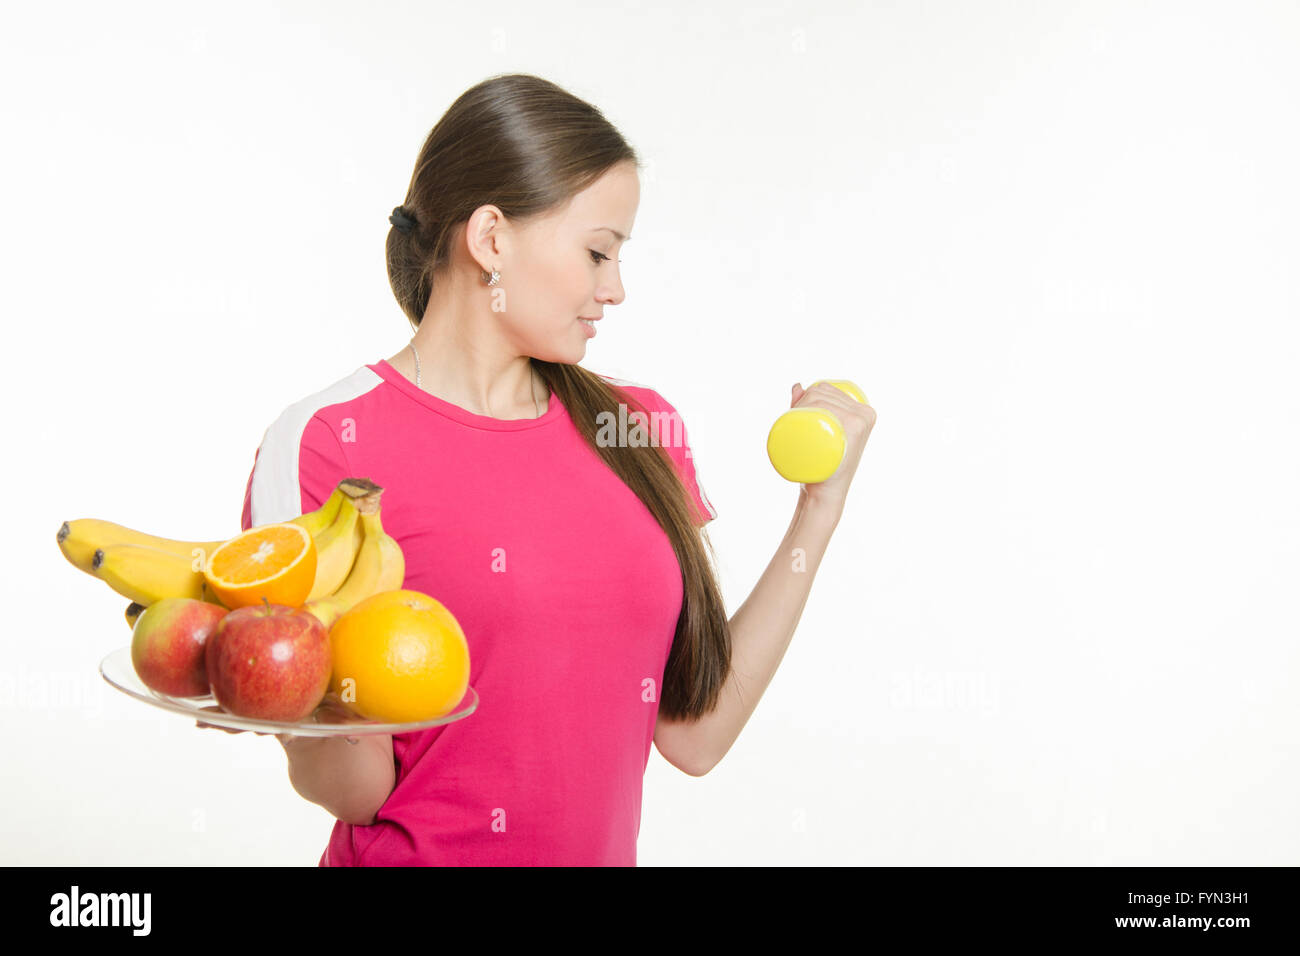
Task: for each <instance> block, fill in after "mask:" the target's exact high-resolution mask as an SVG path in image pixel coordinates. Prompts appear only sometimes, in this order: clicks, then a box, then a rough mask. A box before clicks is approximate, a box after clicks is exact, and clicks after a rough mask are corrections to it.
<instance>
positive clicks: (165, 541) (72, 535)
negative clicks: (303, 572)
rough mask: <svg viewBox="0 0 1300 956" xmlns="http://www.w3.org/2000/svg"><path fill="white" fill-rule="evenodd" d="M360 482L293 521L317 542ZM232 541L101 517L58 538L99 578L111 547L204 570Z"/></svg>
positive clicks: (72, 559)
mask: <svg viewBox="0 0 1300 956" xmlns="http://www.w3.org/2000/svg"><path fill="white" fill-rule="evenodd" d="M358 482H361V483H363V485H362V487H364V484H366V482H365V479H359V478H345V479H344V480H343V481H341V482H339V484H338V487H336V488H335V489H334V492H333V493H332V494H331V495H330V496H329V498H328V499H326V501H325V503H324V504H323V505H321V506H320V507H319V508H317V509H316V510H315V511H310V512H308V513H307V514H305V515H299V516H298V517H296V518H291V519H290V520H291V521H292V522H293V523H294V524H298V525H301V526H302V527H303V528H305V529H306V530H307V533H308V534H310V535H311V536H312V538H313V539H315V537H316V536H317V535H319V534H321V533H323V532H324V531H325V530H326V529H327V528H328V527H329V526H330V524H331V523H332V522H333V521H334V518H335V516H336V515H337V514H338V512H339V505H340V504H341V503H342V501H343V499H344V497H345V496H347V495H352V496H355V495H356V494H357V493H358V486H357V485H356V484H355V483H358ZM374 487H378V486H374ZM367 490H368V489H367ZM228 540H229V539H228V538H223V539H221V540H220V541H185V540H181V539H179V538H162V537H159V536H158V535H155V534H146V533H145V532H143V531H136V530H135V529H134V528H128V527H126V526H125V525H120V524H116V523H115V522H112V521H104V520H101V519H99V518H78V519H76V520H75V521H65V522H63V524H62V525H60V526H59V531H58V534H56V535H55V541H56V542H57V543H58V545H59V550H60V551H62V552H63V556H64V557H65V558H67V559H68V562H69V563H70V564H72V566H73V567H75V568H77V569H79V570H81V571H85V572H86V573H87V574H94V575H96V577H98V575H97V574H96V572H95V570H94V568H92V567H91V564H92V563H93V562H94V560H95V552H96V551H97V550H98V549H100V548H106V547H108V546H109V545H118V544H131V545H137V546H139V547H142V548H154V549H156V550H159V551H167V552H169V553H171V554H176V555H180V556H181V557H184V558H186V559H187V560H189V561H192V562H196V566H197V567H198V568H200V569H201V568H202V566H203V563H205V562H206V561H207V559H208V556H209V555H211V554H212V552H213V551H216V550H217V548H219V547H220V546H221V545H223V544H225V543H226V541H228Z"/></svg>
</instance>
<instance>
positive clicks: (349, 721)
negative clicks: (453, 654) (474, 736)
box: [99, 644, 478, 737]
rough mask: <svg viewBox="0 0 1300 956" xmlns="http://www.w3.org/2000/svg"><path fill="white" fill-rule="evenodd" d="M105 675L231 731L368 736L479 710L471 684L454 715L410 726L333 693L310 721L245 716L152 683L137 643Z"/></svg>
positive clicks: (103, 665)
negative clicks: (138, 660)
mask: <svg viewBox="0 0 1300 956" xmlns="http://www.w3.org/2000/svg"><path fill="white" fill-rule="evenodd" d="M99 673H100V674H102V675H103V677H104V680H106V681H108V682H109V683H110V684H112V685H113V686H114V687H116V688H117V689H118V690H120V691H122V693H124V694H129V695H130V696H132V697H134V698H136V699H137V700H142V701H144V702H145V703H146V704H153V705H154V706H155V707H161V708H162V709H163V710H169V711H171V712H172V713H175V714H183V715H185V716H186V717H193V718H194V719H196V720H201V721H203V723H205V724H211V725H212V726H214V727H225V728H228V729H230V730H254V731H260V732H262V733H264V734H296V735H297V736H300V737H364V736H367V735H369V734H409V733H413V732H414V731H417V730H428V729H429V728H430V727H440V726H442V725H443V724H450V723H451V722H452V721H455V720H460V719H461V718H462V717H468V716H469V715H470V714H472V713H474V711H475V710H476V709H477V708H478V694H476V693H475V692H474V688H473V687H470V688H468V689H467V690H466V691H465V696H464V697H462V698H461V701H460V703H459V704H457V705H456V707H455V709H454V710H452V711H451V713H449V714H444V715H443V716H441V717H437V718H435V719H433V720H421V721H416V722H414V723H407V724H386V723H381V722H380V721H377V720H368V719H366V718H365V717H362V716H360V715H359V714H356V713H354V712H353V711H352V710H350V709H349V708H348V706H347V705H346V704H344V703H342V702H341V701H340V700H339V698H338V695H336V694H334V693H332V692H331V693H327V694H326V695H325V699H324V700H322V701H321V703H320V706H319V707H317V708H316V710H315V711H313V712H312V715H311V716H310V717H308V718H307V719H306V720H302V721H299V722H297V723H288V722H285V721H280V720H261V719H259V718H257V717H239V716H236V715H235V714H230V713H227V712H226V711H224V710H222V709H221V708H220V707H219V706H218V705H217V702H216V699H215V698H214V697H213V696H212V695H211V694H204V695H203V696H202V697H169V696H168V695H166V694H160V693H158V692H157V691H155V690H151V689H150V688H148V687H146V686H145V685H144V683H143V682H142V681H141V680H140V677H139V675H137V674H136V672H135V665H134V664H132V663H131V646H130V645H129V644H128V645H127V646H126V647H120V648H118V649H117V650H115V651H114V652H113V653H111V654H109V655H108V656H107V657H105V658H104V659H103V660H102V661H100V662H99Z"/></svg>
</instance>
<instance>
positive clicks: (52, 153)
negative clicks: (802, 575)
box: [0, 0, 1300, 866]
mask: <svg viewBox="0 0 1300 956" xmlns="http://www.w3.org/2000/svg"><path fill="white" fill-rule="evenodd" d="M563 9H564V12H563V13H557V12H556V10H555V9H554V8H552V7H550V6H549V5H544V6H541V7H538V6H535V5H532V4H527V3H521V2H503V3H494V4H492V5H490V6H488V7H479V8H475V7H472V6H470V5H465V4H454V5H452V4H448V5H445V6H444V5H440V4H432V3H414V2H408V3H386V4H385V3H372V4H367V5H365V6H364V7H363V6H361V5H358V4H354V3H308V2H296V3H286V2H279V3H246V2H229V0H228V2H223V3H221V4H194V3H188V4H175V3H139V2H134V3H117V4H111V5H105V4H95V3H46V4H39V5H35V6H32V5H28V6H25V7H23V8H22V9H21V10H17V9H15V10H11V11H9V15H8V17H7V18H6V19H7V21H8V22H7V27H6V30H5V31H4V36H3V39H0V44H2V45H3V48H2V49H0V80H2V81H3V82H2V83H0V87H2V88H3V89H4V91H5V92H4V94H3V96H4V97H5V101H6V102H5V116H6V123H5V125H6V130H5V133H6V136H5V139H6V141H7V142H8V143H9V146H8V147H7V149H6V150H5V155H4V163H5V167H6V168H5V175H4V176H3V180H2V181H0V182H2V185H0V189H2V190H3V197H2V198H3V208H4V216H3V226H2V227H0V228H2V229H3V240H2V241H3V243H4V248H3V253H4V272H5V289H4V310H5V312H6V321H5V336H6V339H7V342H6V345H7V354H8V356H9V361H8V364H7V369H6V373H5V376H4V389H5V405H6V409H7V415H6V420H7V434H8V436H9V440H8V442H7V453H6V456H5V458H6V462H7V468H6V471H7V477H8V479H9V480H8V482H7V483H6V485H7V487H8V489H9V494H10V495H11V496H12V500H11V509H10V521H11V522H12V523H11V524H10V526H9V527H10V539H9V540H10V543H11V544H13V545H14V547H13V548H9V549H5V550H4V551H3V552H0V553H2V554H3V558H2V560H3V567H2V568H0V574H2V578H0V579H2V580H3V581H4V587H5V595H4V596H5V607H6V609H7V613H6V620H5V628H4V631H5V636H4V644H3V646H4V650H5V653H4V657H3V661H0V707H2V709H0V719H2V720H3V731H4V733H3V738H2V739H3V746H4V760H3V766H4V786H3V788H2V789H0V810H2V811H3V812H0V840H2V842H0V862H3V863H22V864H96V865H101V864H173V863H180V864H191V863H192V864H205V865H206V864H236V863H254V864H290V865H308V866H312V865H315V864H316V861H317V860H318V858H319V856H320V853H321V851H322V849H323V848H324V846H325V844H326V841H327V838H328V834H329V830H330V825H331V823H332V818H331V817H330V816H329V815H328V814H327V813H326V812H325V811H323V810H321V809H320V808H318V807H315V806H313V805H311V804H308V803H306V802H305V801H303V800H302V799H301V798H300V797H298V795H297V794H295V793H294V792H293V790H292V789H291V788H290V786H289V783H288V779H287V776H286V773H285V769H286V765H285V757H284V754H283V752H282V750H281V748H280V746H279V744H277V743H276V742H275V740H274V739H273V738H270V737H254V736H253V735H251V734H242V735H227V734H224V733H221V732H220V731H215V730H198V729H196V728H195V727H194V724H193V722H192V721H187V720H186V719H185V718H183V717H179V716H175V715H171V714H168V713H165V712H163V711H159V710H155V709H153V708H149V707H147V706H145V705H143V704H140V703H138V702H136V701H133V700H131V699H129V698H127V697H125V696H124V695H122V694H120V693H119V692H117V691H115V690H113V689H112V688H110V687H109V686H108V685H107V684H105V683H104V682H103V680H102V679H101V678H100V677H99V676H98V672H97V664H98V662H99V660H100V658H101V657H103V656H104V655H105V654H106V653H108V652H109V651H111V650H113V649H114V648H117V647H120V646H122V645H124V644H126V643H127V642H128V640H129V631H128V629H127V626H126V623H125V621H124V620H123V618H122V611H123V609H124V606H125V604H126V600H125V599H123V598H120V597H119V596H118V595H116V594H114V593H112V592H111V591H109V590H108V589H107V588H106V587H105V586H104V585H102V584H100V583H98V582H96V581H95V580H93V579H92V578H90V577H89V576H86V575H83V574H81V573H80V572H78V571H76V570H75V569H73V568H72V567H71V566H69V565H68V564H67V563H66V562H65V561H64V559H63V558H62V556H61V555H60V554H59V552H58V549H57V548H56V546H55V542H54V533H55V531H56V530H57V528H58V526H59V524H60V523H61V522H62V521H64V520H65V519H70V518H77V517H101V518H108V519H110V520H114V521H118V522H121V523H123V524H127V525H130V526H132V527H137V528H140V529H142V530H145V531H151V532H154V533H158V534H164V535H168V536H172V537H178V538H196V539H202V538H216V537H221V536H224V535H227V534H233V533H234V532H236V531H238V529H239V519H240V512H241V509H242V504H243V494H244V487H245V482H246V480H247V477H248V473H249V470H250V468H251V466H252V462H253V454H254V451H255V449H256V448H257V446H258V444H259V443H260V441H261V438H262V434H263V430H264V429H265V428H266V426H267V425H268V424H269V423H270V422H271V421H272V420H273V419H274V418H275V417H276V416H277V415H278V414H279V412H280V411H281V410H282V409H283V408H284V407H285V406H286V405H288V404H289V403H291V402H293V401H296V400H297V399H298V398H300V397H303V396H305V395H307V394H310V393H312V392H314V391H317V390H319V389H320V388H323V387H324V386H326V385H328V384H330V383H332V382H334V381H337V380H338V379H339V378H342V377H343V376H345V375H347V374H348V373H350V372H351V371H353V370H354V369H356V368H357V367H359V366H360V365H362V364H364V363H367V362H373V361H376V360H378V359H379V358H382V357H386V356H388V355H391V354H393V353H395V352H396V351H397V350H398V349H399V348H401V347H402V345H403V344H404V343H405V342H406V341H407V339H408V338H409V336H410V326H409V324H408V323H407V320H406V318H405V317H404V316H403V315H402V313H401V311H400V310H399V309H398V307H397V305H396V303H395V301H394V299H393V297H392V294H391V292H390V290H389V287H388V283H387V277H386V273H385V268H384V237H385V235H386V233H387V230H388V228H389V224H388V222H387V216H388V213H389V211H390V210H391V208H392V207H393V206H394V205H396V204H398V203H399V202H401V201H402V200H403V198H404V195H405V189H406V185H407V182H408V180H409V177H410V173H411V168H412V165H413V163H414V160H415V157H416V154H417V152H418V150H419V147H420V145H421V143H422V142H423V140H424V137H425V135H426V134H427V132H428V130H429V129H430V127H431V126H432V125H433V124H434V123H435V122H436V121H437V119H438V117H439V116H440V115H441V114H442V112H443V111H444V110H445V109H446V108H447V106H449V105H450V103H451V102H452V100H454V99H455V97H456V96H457V95H459V94H460V93H461V92H462V91H463V90H464V89H466V88H468V87H469V86H471V85H473V84H474V83H476V82H478V81H480V80H482V79H484V78H486V77H488V76H490V75H492V74H495V73H501V72H516V71H518V72H532V73H537V74H539V75H542V76H545V77H546V78H548V79H551V80H553V81H555V82H557V83H559V84H560V85H561V86H564V87H565V88H567V89H569V90H570V91H572V92H573V93H575V94H577V95H579V96H581V97H583V98H584V99H587V100H589V101H590V102H592V103H594V104H595V105H597V106H598V107H599V108H601V109H602V110H603V111H604V112H605V114H606V115H607V117H608V118H609V119H610V120H611V121H612V122H614V123H615V125H617V126H618V127H619V129H620V130H621V131H622V132H623V133H624V135H625V136H626V137H627V138H628V140H629V141H630V142H631V143H632V145H633V146H634V148H636V149H637V150H638V151H639V152H640V153H641V155H642V157H643V158H644V159H646V160H647V161H648V162H649V164H650V165H649V169H648V170H647V172H646V174H645V176H644V178H643V187H642V198H641V205H640V208H639V212H638V215H637V218H636V223H635V233H634V235H635V240H634V241H633V242H630V243H628V244H627V246H626V247H625V248H624V250H623V256H622V257H623V260H624V262H623V267H622V268H623V276H624V280H625V284H626V288H627V299H626V301H625V302H624V303H623V304H622V305H621V306H619V307H618V308H612V309H609V310H607V315H608V318H607V320H606V321H605V322H603V323H602V325H601V329H600V337H599V338H598V339H597V340H596V341H594V342H593V343H592V344H591V345H590V346H589V348H588V352H587V359H586V360H585V362H584V363H583V364H584V365H586V366H587V367H588V368H591V369H594V370H596V371H600V372H604V373H606V374H613V375H616V376H620V377H624V378H629V379H632V380H634V381H638V382H644V383H647V384H650V385H651V386H653V387H655V388H656V389H657V390H658V391H660V392H661V394H663V395H664V396H665V397H666V398H668V400H669V401H671V402H673V403H674V404H675V405H676V406H677V407H678V409H679V411H680V412H681V413H682V415H683V418H684V420H685V421H686V423H687V424H688V427H689V428H690V434H691V440H692V443H693V445H694V448H695V452H696V461H697V464H698V467H699V469H700V475H701V478H702V481H703V483H704V486H705V488H706V489H707V491H708V494H709V497H710V499H711V500H712V502H713V504H714V506H715V507H716V508H717V510H718V512H719V515H720V516H719V518H718V519H717V520H716V522H714V524H713V525H712V526H711V536H712V540H713V543H714V545H715V547H716V548H717V551H718V554H719V557H720V561H721V573H722V575H723V582H724V593H725V597H726V601H727V606H728V609H729V611H734V610H735V609H736V608H738V607H739V606H740V604H741V602H743V601H744V599H745V598H746V597H747V596H748V594H749V592H750V589H751V588H752V587H753V585H754V583H755V582H756V581H757V579H758V576H759V575H760V573H761V572H762V570H763V568H764V567H765V566H766V564H767V562H768V561H769V560H770V559H771V557H772V555H773V553H774V552H775V550H776V548H777V546H778V544H779V542H780V540H781V536H782V534H783V533H784V531H785V529H786V526H787V524H788V522H789V519H790V516H791V514H792V510H793V507H794V503H795V497H796V491H795V487H794V486H792V485H790V484H787V483H786V482H785V481H783V480H782V479H781V478H779V477H778V476H777V475H776V474H775V472H774V471H773V470H772V468H771V466H770V465H769V463H768V462H767V459H766V454H765V452H764V441H765V438H766V435H767V430H768V428H769V427H770V426H771V424H772V422H773V420H774V419H775V418H776V416H777V415H778V414H779V413H780V412H781V411H782V410H783V409H784V408H786V407H788V405H789V395H790V386H791V384H792V383H793V382H795V381H798V382H801V383H802V384H804V385H805V386H806V385H808V384H809V383H810V382H812V381H813V380H815V379H817V378H836V377H843V378H851V379H853V380H854V381H856V382H858V383H859V384H860V385H861V386H862V387H863V389H864V390H865V391H866V393H867V395H868V397H869V398H870V400H871V402H872V404H873V406H874V407H875V408H876V410H877V414H878V416H879V420H878V424H877V425H876V428H875V432H874V434H873V435H872V436H871V440H870V442H869V443H868V446H867V449H866V452H865V454H864V456H863V459H862V464H861V467H860V469H859V472H858V476H857V480H856V482H855V484H854V486H853V488H852V490H851V493H850V497H849V501H848V505H847V510H846V512H845V515H844V518H843V520H842V522H841V523H840V525H839V528H838V530H837V532H836V534H835V537H834V538H833V540H832V542H831V545H830V548H829V551H828V553H827V556H826V558H825V561H824V564H823V565H822V567H821V570H820V573H819V574H818V575H817V578H816V580H815V583H814V586H813V590H812V595H811V597H810V599H809V602H808V605H807V608H806V610H805V612H804V615H803V618H802V621H801V622H800V624H799V627H798V630H797V633H796V634H795V637H794V640H793V642H792V643H791V645H790V648H789V650H788V652H787V654H786V656H785V659H784V661H783V663H782V665H781V667H780V670H779V671H778V673H777V675H776V678H775V679H774V680H773V682H772V684H771V685H770V687H769V688H768V690H767V692H766V694H765V695H764V697H763V698H762V701H761V703H760V704H759V706H758V709H757V712H756V713H755V715H754V717H753V719H752V720H751V721H750V722H749V724H748V726H746V728H745V729H744V731H743V733H742V734H741V736H740V738H739V740H738V741H737V743H736V744H735V746H734V747H733V748H732V750H731V752H730V753H729V754H728V755H727V756H726V758H725V759H724V760H723V761H722V762H721V763H720V764H719V765H718V766H717V767H716V768H715V769H714V770H713V772H711V773H710V774H708V775H707V776H705V777H703V778H699V779H695V778H691V777H688V776H686V775H684V774H682V773H680V772H678V771H677V770H675V769H674V768H673V767H672V766H671V765H669V764H667V763H666V762H665V761H664V760H663V759H662V758H661V757H660V756H659V755H658V753H657V752H654V753H652V755H651V762H650V766H649V769H648V771H647V775H646V782H645V798H644V811H643V822H642V828H641V836H640V841H639V860H638V862H639V863H640V864H641V865H657V864H682V863H685V864H731V863H740V864H783V863H793V864H903V865H934V864H995V865H1005V864H1049V865H1056V864H1121V865H1144V864H1160V865H1228V864H1241V865H1285V864H1294V863H1295V862H1296V854H1297V850H1300V829H1298V827H1300V824H1298V823H1297V815H1296V813H1295V807H1296V805H1297V797H1298V796H1300V794H1298V793H1297V790H1298V784H1300V775H1298V774H1297V763H1296V756H1295V728H1296V725H1297V719H1298V718H1300V707H1298V706H1297V699H1298V697H1297V692H1296V664H1297V654H1296V637H1297V611H1296V602H1295V579H1296V572H1297V570H1298V569H1300V549H1298V548H1297V543H1296V542H1297V535H1296V532H1297V530H1298V529H1300V509H1298V508H1297V504H1296V493H1295V492H1296V487H1297V477H1300V476H1298V474H1297V472H1298V471H1300V467H1298V466H1300V455H1298V453H1297V441H1296V437H1297V435H1296V424H1295V423H1296V420H1297V412H1298V411H1300V407H1298V406H1300V401H1298V400H1297V397H1296V389H1295V388H1294V385H1288V384H1287V382H1288V380H1292V379H1293V378H1294V373H1295V369H1296V367H1297V364H1298V362H1300V336H1298V335H1297V324H1296V318H1297V287H1296V278H1295V277H1296V266H1297V262H1300V239H1298V238H1297V236H1298V233H1297V226H1296V223H1297V220H1298V216H1297V214H1298V213H1300V208H1298V206H1300V203H1298V201H1297V200H1298V198H1300V196H1298V190H1297V177H1296V175H1295V171H1296V169H1297V168H1300V136H1298V135H1297V123H1296V112H1295V93H1296V90H1297V86H1298V84H1300V61H1297V59H1296V57H1295V51H1296V49H1297V47H1298V46H1300V13H1298V12H1297V9H1298V8H1297V7H1296V5H1294V4H1292V3H1283V2H1278V3H1271V4H1270V3H1243V2H1233V3H1227V2H1223V3H1190V2H1185V0H1184V2H1164V3H1103V2H1092V3H1065V2H1052V3H1046V2H1030V0H1024V2H981V3H963V2H956V0H954V2H893V3H852V4H850V3H819V4H807V3H799V4H795V3H734V4H715V5H712V6H710V7H709V8H707V9H705V8H702V7H699V6H697V5H695V4H687V3H685V2H678V3H675V4H663V3H656V4H637V5H629V4H617V3H616V4H607V3H570V4H568V5H567V7H566V8H563ZM470 719H473V718H472V717H471V718H470Z"/></svg>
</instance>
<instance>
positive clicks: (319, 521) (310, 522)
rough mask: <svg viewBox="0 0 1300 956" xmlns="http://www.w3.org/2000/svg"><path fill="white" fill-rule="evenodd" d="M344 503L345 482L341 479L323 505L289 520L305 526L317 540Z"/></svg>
mask: <svg viewBox="0 0 1300 956" xmlns="http://www.w3.org/2000/svg"><path fill="white" fill-rule="evenodd" d="M344 481H347V479H346V478H345V479H344ZM342 503H343V482H342V481H340V482H339V483H338V484H337V485H336V486H335V488H334V491H333V492H331V494H330V496H329V497H328V498H326V499H325V503H324V504H323V505H321V506H320V507H319V508H317V509H316V510H315V511H309V512H307V513H306V514H305V515H298V517H296V518H290V519H289V520H290V521H291V522H293V523H294V524H296V525H300V526H301V527H303V528H305V529H306V531H307V533H308V534H309V535H311V536H312V540H315V538H316V536H317V535H319V534H320V533H321V532H323V531H324V530H325V529H326V528H328V527H329V526H330V525H331V524H333V523H334V519H335V517H337V515H338V513H339V505H340V504H342Z"/></svg>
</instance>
